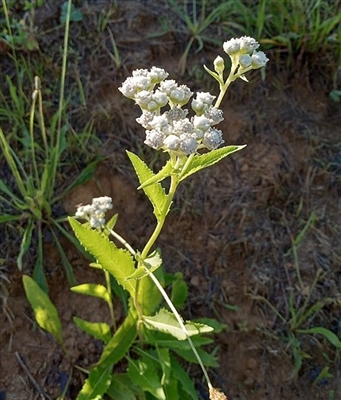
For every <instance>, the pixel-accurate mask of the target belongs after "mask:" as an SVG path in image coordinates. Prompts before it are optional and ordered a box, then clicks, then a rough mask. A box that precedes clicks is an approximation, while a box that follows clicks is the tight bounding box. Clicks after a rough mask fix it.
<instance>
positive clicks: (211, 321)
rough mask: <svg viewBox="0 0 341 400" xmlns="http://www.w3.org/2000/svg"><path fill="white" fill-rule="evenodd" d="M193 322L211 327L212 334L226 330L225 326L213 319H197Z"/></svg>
mask: <svg viewBox="0 0 341 400" xmlns="http://www.w3.org/2000/svg"><path fill="white" fill-rule="evenodd" d="M195 322H199V323H200V324H205V325H208V326H211V327H212V328H213V329H214V333H221V332H222V331H224V330H225V329H227V325H226V324H222V323H221V322H219V321H217V320H216V319H215V318H197V319H196V320H195Z"/></svg>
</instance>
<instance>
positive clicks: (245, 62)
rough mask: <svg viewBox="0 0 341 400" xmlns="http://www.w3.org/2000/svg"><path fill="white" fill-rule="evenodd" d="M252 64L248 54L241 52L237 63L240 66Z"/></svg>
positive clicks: (245, 66) (246, 66)
mask: <svg viewBox="0 0 341 400" xmlns="http://www.w3.org/2000/svg"><path fill="white" fill-rule="evenodd" d="M251 64H252V58H251V56H250V55H249V54H243V55H241V56H240V57H239V65H240V66H241V67H242V68H248V67H249V66H250V65H251Z"/></svg>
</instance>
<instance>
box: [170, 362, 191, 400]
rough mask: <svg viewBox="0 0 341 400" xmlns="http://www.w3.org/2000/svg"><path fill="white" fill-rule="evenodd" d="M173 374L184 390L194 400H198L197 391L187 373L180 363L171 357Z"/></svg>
mask: <svg viewBox="0 0 341 400" xmlns="http://www.w3.org/2000/svg"><path fill="white" fill-rule="evenodd" d="M170 361H171V366H172V373H173V375H174V377H175V378H176V379H177V380H178V381H179V382H180V384H181V386H182V389H183V390H184V392H186V393H187V394H188V395H189V396H190V398H191V399H192V400H198V395H197V392H196V390H195V387H194V384H193V382H192V380H191V378H190V377H189V376H188V374H187V372H186V371H185V370H184V369H183V368H182V366H181V365H180V363H179V361H178V360H177V359H176V358H175V357H173V356H171V357H170Z"/></svg>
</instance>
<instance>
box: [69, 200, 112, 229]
mask: <svg viewBox="0 0 341 400" xmlns="http://www.w3.org/2000/svg"><path fill="white" fill-rule="evenodd" d="M111 208H112V199H111V197H108V196H103V197H96V198H94V199H92V203H91V204H87V205H85V206H78V207H77V211H76V214H75V216H76V217H78V218H84V219H86V220H88V221H89V222H90V226H91V228H101V227H102V226H104V224H105V213H106V212H107V211H108V210H110V209H111Z"/></svg>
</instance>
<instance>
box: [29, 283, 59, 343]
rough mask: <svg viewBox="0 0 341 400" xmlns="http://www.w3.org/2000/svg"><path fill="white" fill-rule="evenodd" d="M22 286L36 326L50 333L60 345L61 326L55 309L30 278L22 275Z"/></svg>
mask: <svg viewBox="0 0 341 400" xmlns="http://www.w3.org/2000/svg"><path fill="white" fill-rule="evenodd" d="M23 285H24V289H25V293H26V297H27V300H28V301H29V303H30V304H31V307H32V308H33V311H34V315H35V319H36V321H37V323H38V325H39V326H40V327H41V328H42V329H44V330H45V331H47V332H49V333H52V335H54V336H55V337H56V339H57V340H58V341H59V343H61V344H62V343H63V338H62V325H61V322H60V319H59V316H58V311H57V309H56V307H55V306H54V305H53V304H52V302H51V300H50V299H49V297H48V295H47V294H46V293H45V292H44V291H43V290H42V289H41V288H40V287H39V285H38V284H37V283H36V282H35V281H34V280H33V279H32V278H31V277H29V276H27V275H23Z"/></svg>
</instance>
